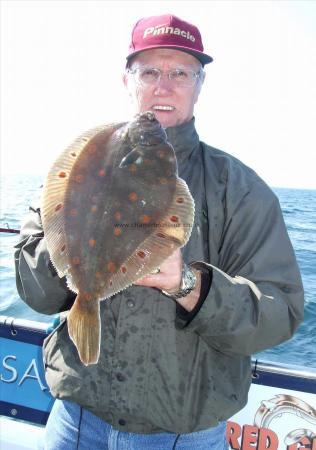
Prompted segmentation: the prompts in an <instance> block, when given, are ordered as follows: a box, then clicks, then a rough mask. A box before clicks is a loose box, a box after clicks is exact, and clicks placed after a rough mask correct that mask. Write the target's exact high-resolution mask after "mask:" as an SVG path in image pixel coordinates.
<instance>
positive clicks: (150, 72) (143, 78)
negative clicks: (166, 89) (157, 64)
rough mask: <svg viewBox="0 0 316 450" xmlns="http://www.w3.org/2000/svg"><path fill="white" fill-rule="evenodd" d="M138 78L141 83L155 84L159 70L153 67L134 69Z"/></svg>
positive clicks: (158, 76)
mask: <svg viewBox="0 0 316 450" xmlns="http://www.w3.org/2000/svg"><path fill="white" fill-rule="evenodd" d="M136 73H137V76H138V80H139V82H140V83H141V84H144V85H148V84H155V83H157V81H158V80H159V78H160V71H159V70H158V69H154V68H139V69H137V70H136Z"/></svg>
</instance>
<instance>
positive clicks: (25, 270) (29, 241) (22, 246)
mask: <svg viewBox="0 0 316 450" xmlns="http://www.w3.org/2000/svg"><path fill="white" fill-rule="evenodd" d="M15 249H16V250H15V254H14V259H15V273H16V285H17V290H18V293H19V295H20V297H21V299H22V300H23V301H25V303H27V304H28V305H29V306H30V307H31V308H33V309H34V310H35V311H37V312H40V313H42V314H56V313H58V312H61V311H65V310H67V309H69V308H70V307H71V306H72V304H73V302H74V299H75V297H76V294H75V293H73V292H72V291H70V290H69V289H68V288H67V284H66V280H65V278H59V277H58V275H57V272H56V270H55V269H54V267H53V265H52V263H51V261H50V258H49V253H48V250H47V247H46V241H45V237H44V232H43V228H42V222H41V218H40V211H39V209H37V210H34V209H32V208H30V213H29V215H28V216H27V218H26V220H25V222H24V223H23V224H22V227H21V232H20V240H19V242H18V244H17V245H16V246H15Z"/></svg>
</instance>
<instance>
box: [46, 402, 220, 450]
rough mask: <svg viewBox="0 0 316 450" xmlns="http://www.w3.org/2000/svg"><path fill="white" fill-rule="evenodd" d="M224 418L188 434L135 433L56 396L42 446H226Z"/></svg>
mask: <svg viewBox="0 0 316 450" xmlns="http://www.w3.org/2000/svg"><path fill="white" fill-rule="evenodd" d="M225 431H226V422H222V423H221V424H220V425H218V426H217V427H215V428H209V429H207V430H203V431H197V432H194V433H188V434H175V433H155V434H138V433H128V432H122V431H118V430H115V429H114V428H113V427H112V426H111V425H109V424H108V423H107V422H105V421H103V420H101V419H100V418H99V417H96V416H95V415H93V414H91V413H90V412H89V411H87V410H85V409H83V408H81V407H80V406H79V405H76V404H75V403H71V402H69V401H65V400H56V401H55V403H54V406H53V409H52V412H51V414H50V416H49V419H48V422H47V425H46V430H45V437H44V439H45V443H44V446H43V448H44V449H45V450H151V449H153V450H173V449H176V450H192V449H194V450H227V449H228V445H227V442H226V436H225Z"/></svg>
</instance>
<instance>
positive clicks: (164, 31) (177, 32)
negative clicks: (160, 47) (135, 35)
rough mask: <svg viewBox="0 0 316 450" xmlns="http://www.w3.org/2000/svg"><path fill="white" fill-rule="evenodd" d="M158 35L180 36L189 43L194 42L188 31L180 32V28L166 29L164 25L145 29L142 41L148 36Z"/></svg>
mask: <svg viewBox="0 0 316 450" xmlns="http://www.w3.org/2000/svg"><path fill="white" fill-rule="evenodd" d="M158 34H175V35H178V36H182V37H184V38H186V39H189V41H191V42H194V41H195V37H194V36H193V35H192V34H190V32H189V31H185V30H180V28H174V27H167V26H164V25H158V26H156V27H149V28H146V30H145V31H144V35H143V39H145V38H146V37H148V36H157V35H158Z"/></svg>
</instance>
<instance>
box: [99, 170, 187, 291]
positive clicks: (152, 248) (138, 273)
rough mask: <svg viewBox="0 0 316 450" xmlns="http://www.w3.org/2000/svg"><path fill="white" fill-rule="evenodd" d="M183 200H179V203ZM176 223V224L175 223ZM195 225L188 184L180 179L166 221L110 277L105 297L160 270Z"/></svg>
mask: <svg viewBox="0 0 316 450" xmlns="http://www.w3.org/2000/svg"><path fill="white" fill-rule="evenodd" d="M179 200H180V201H179ZM171 219H173V220H177V221H176V222H173V220H171ZM193 223H194V200H193V198H192V196H191V193H190V191H189V188H188V186H187V184H186V183H185V181H183V180H182V179H181V178H178V179H177V182H176V189H175V195H174V197H173V200H172V202H171V204H170V207H169V208H168V210H167V211H166V214H165V217H164V219H163V220H162V221H161V223H159V224H157V225H158V226H157V227H155V228H153V230H154V232H153V233H152V234H151V235H150V236H149V237H148V238H146V239H145V240H144V241H143V242H142V243H141V244H140V245H139V246H138V247H137V249H136V250H135V251H134V252H133V254H132V255H131V256H130V257H129V258H128V259H127V260H126V261H124V263H123V264H122V266H121V268H122V267H124V272H123V271H122V270H119V271H118V272H116V273H115V274H113V277H112V278H111V287H107V289H106V291H105V292H104V297H105V298H106V297H110V296H112V295H114V294H116V293H118V292H120V291H122V290H123V289H125V288H127V287H128V286H131V285H132V284H133V283H135V281H137V280H139V279H141V278H143V277H144V276H146V275H148V274H149V273H150V272H152V271H153V270H155V269H156V268H157V267H159V266H160V265H161V264H162V263H163V262H164V261H165V260H166V259H167V258H168V257H169V256H170V255H172V253H173V252H174V251H175V250H176V249H177V248H179V247H183V246H184V245H185V244H186V243H187V242H188V240H189V238H190V235H191V231H192V226H193Z"/></svg>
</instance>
